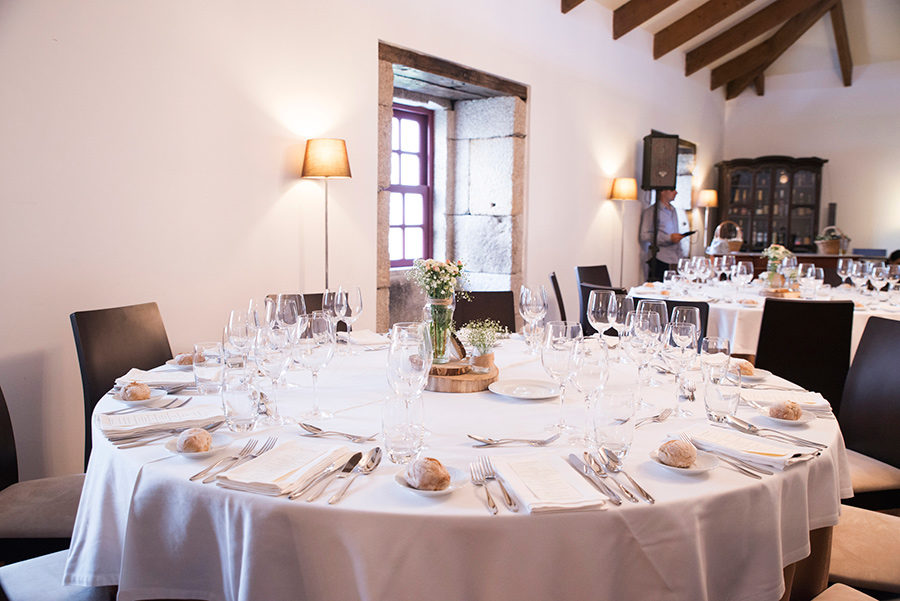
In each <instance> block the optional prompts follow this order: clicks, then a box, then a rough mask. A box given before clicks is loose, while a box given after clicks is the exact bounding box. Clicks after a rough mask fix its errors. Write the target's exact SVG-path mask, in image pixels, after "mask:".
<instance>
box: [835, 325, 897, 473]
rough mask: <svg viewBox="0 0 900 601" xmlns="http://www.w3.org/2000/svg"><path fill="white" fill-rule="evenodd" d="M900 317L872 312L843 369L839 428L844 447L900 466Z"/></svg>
mask: <svg viewBox="0 0 900 601" xmlns="http://www.w3.org/2000/svg"><path fill="white" fill-rule="evenodd" d="M898 357H900V321H897V320H894V319H884V318H882V317H870V318H869V321H868V322H866V329H865V330H864V331H863V334H862V338H860V340H859V346H858V347H856V355H854V357H853V363H852V364H851V365H850V371H849V372H847V381H846V382H845V384H844V396H843V398H842V399H841V414H840V416H839V419H840V422H841V431H842V432H843V434H844V442H845V443H846V444H847V447H848V448H850V449H853V450H854V451H858V452H860V453H863V454H865V455H868V456H870V457H874V458H875V459H878V460H879V461H884V462H885V463H889V464H891V465H893V466H894V467H898V468H900V444H897V439H896V438H895V437H896V436H897V432H898V430H900V369H897V367H898V362H897V358H898Z"/></svg>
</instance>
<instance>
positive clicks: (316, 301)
mask: <svg viewBox="0 0 900 601" xmlns="http://www.w3.org/2000/svg"><path fill="white" fill-rule="evenodd" d="M282 296H289V297H292V298H293V299H294V301H295V302H296V301H297V300H298V299H299V298H300V295H299V294H296V293H290V294H282ZM322 296H323V294H322V293H321V292H315V293H312V294H304V295H303V302H304V303H305V305H306V312H307V313H312V312H313V311H321V310H322ZM266 299H268V300H271V301H272V302H275V301H277V300H278V295H277V294H267V295H266ZM297 310H298V311H300V310H301V307H300V303H299V302H297ZM337 331H338V332H346V331H347V324H345V323H344V322H343V321H339V322H338V324H337Z"/></svg>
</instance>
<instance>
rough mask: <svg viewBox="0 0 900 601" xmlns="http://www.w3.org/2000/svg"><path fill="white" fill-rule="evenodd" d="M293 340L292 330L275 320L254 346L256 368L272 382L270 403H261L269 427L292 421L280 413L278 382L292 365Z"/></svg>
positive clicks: (265, 328)
mask: <svg viewBox="0 0 900 601" xmlns="http://www.w3.org/2000/svg"><path fill="white" fill-rule="evenodd" d="M269 305H274V303H269ZM270 313H271V311H270ZM291 338H292V335H291V332H290V330H289V329H288V328H285V327H282V326H280V325H279V324H278V322H277V320H275V319H273V320H272V321H267V322H266V323H265V324H263V325H262V327H260V328H259V331H258V332H257V333H256V338H255V341H254V346H253V355H254V357H255V358H256V367H257V369H259V371H260V372H262V374H263V375H264V376H266V377H267V378H269V380H271V382H272V396H271V397H270V398H269V399H268V401H266V402H261V403H260V405H261V406H264V407H265V413H266V417H265V418H264V419H263V420H262V422H263V423H265V424H267V425H282V424H287V423H290V421H291V420H289V419H287V418H285V417H282V416H281V414H280V413H279V412H278V402H277V388H278V380H279V379H280V378H281V376H282V375H284V372H285V371H286V370H287V367H288V365H290V363H291V346H292V340H291Z"/></svg>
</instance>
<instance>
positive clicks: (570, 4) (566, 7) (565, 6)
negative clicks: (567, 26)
mask: <svg viewBox="0 0 900 601" xmlns="http://www.w3.org/2000/svg"><path fill="white" fill-rule="evenodd" d="M582 2H584V0H560V7H559V8H560V10H562V12H563V14H566V13H567V12H569V11H570V10H572V9H573V8H575V7H576V6H578V5H579V4H581V3H582Z"/></svg>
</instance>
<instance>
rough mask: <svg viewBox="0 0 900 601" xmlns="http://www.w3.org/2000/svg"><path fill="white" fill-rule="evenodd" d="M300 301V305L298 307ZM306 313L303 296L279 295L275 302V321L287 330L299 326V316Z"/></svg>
mask: <svg viewBox="0 0 900 601" xmlns="http://www.w3.org/2000/svg"><path fill="white" fill-rule="evenodd" d="M298 299H299V301H300V305H299V306H298V305H297V300H298ZM304 313H306V302H305V301H304V300H303V295H302V294H279V295H278V296H277V297H276V300H275V319H277V320H278V323H279V324H281V325H282V326H284V327H287V328H294V327H296V325H297V316H298V315H302V314H304Z"/></svg>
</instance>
